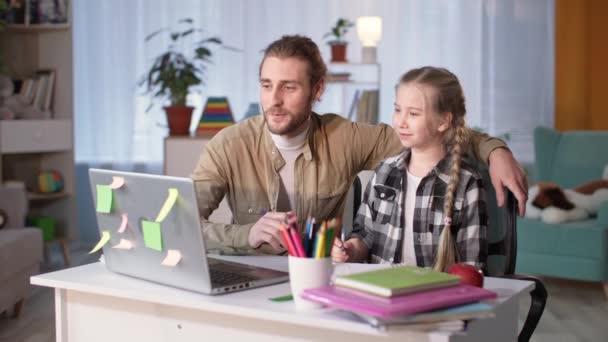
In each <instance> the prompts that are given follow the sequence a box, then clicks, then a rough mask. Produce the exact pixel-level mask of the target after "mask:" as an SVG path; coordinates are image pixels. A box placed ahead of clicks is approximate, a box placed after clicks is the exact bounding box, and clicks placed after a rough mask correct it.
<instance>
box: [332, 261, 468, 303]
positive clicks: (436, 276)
mask: <svg viewBox="0 0 608 342" xmlns="http://www.w3.org/2000/svg"><path fill="white" fill-rule="evenodd" d="M335 284H336V285H337V286H341V287H348V288H351V289H355V290H359V291H364V292H368V293H371V294H375V295H378V296H383V297H393V296H398V295H403V294H407V293H414V292H419V291H424V290H431V289H438V288H443V287H449V286H455V285H458V284H460V277H458V276H455V275H452V274H447V273H444V272H438V271H434V270H431V269H428V268H423V267H417V266H396V267H391V268H386V269H382V270H376V271H369V272H361V273H355V274H349V275H341V276H337V277H336V280H335Z"/></svg>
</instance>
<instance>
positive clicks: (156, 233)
mask: <svg viewBox="0 0 608 342" xmlns="http://www.w3.org/2000/svg"><path fill="white" fill-rule="evenodd" d="M141 228H142V231H143V234H144V244H145V245H146V247H148V248H152V249H155V250H157V251H159V252H162V251H163V237H162V235H161V232H160V223H159V222H152V221H141Z"/></svg>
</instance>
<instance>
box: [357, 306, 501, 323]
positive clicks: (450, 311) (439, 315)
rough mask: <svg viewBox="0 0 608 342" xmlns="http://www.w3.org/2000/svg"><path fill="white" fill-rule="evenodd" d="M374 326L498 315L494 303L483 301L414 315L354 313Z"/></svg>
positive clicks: (466, 319)
mask: <svg viewBox="0 0 608 342" xmlns="http://www.w3.org/2000/svg"><path fill="white" fill-rule="evenodd" d="M354 314H355V315H357V316H358V317H359V318H361V319H362V320H363V321H365V322H367V323H369V324H370V325H371V326H372V327H374V328H381V327H389V326H396V325H412V324H420V323H437V322H445V321H456V320H458V321H469V320H472V319H485V318H493V317H495V316H496V314H495V312H494V305H491V304H489V303H483V302H476V303H470V304H462V305H457V306H451V307H448V308H443V309H437V310H432V311H427V312H421V313H418V314H413V315H400V316H395V317H392V318H379V317H375V316H371V315H366V314H359V313H354Z"/></svg>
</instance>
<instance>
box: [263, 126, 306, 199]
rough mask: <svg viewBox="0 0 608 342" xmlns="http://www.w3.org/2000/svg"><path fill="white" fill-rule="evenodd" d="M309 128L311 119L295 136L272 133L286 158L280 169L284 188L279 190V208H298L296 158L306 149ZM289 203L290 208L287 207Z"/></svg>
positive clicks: (278, 147) (273, 139) (273, 138)
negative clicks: (295, 177)
mask: <svg viewBox="0 0 608 342" xmlns="http://www.w3.org/2000/svg"><path fill="white" fill-rule="evenodd" d="M309 129H310V121H308V124H307V126H306V129H305V130H304V131H302V133H299V134H298V135H296V136H294V137H287V136H285V135H278V134H273V133H270V136H271V137H272V141H274V145H275V146H276V147H277V149H278V150H279V152H280V153H281V156H282V157H283V160H285V165H283V167H282V168H281V169H280V170H279V176H280V177H281V183H282V184H281V186H282V189H280V190H279V198H278V203H277V209H279V208H281V209H285V210H295V208H296V194H295V181H294V169H295V164H296V159H297V158H298V156H299V155H300V154H302V152H303V151H304V145H305V144H306V138H307V137H308V130H309ZM286 197H287V198H286ZM287 204H289V209H287V208H286V205H287Z"/></svg>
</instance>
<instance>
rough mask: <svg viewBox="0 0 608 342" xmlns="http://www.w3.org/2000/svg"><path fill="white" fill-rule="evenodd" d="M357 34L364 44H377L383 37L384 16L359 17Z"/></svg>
mask: <svg viewBox="0 0 608 342" xmlns="http://www.w3.org/2000/svg"><path fill="white" fill-rule="evenodd" d="M357 35H358V36H359V40H361V44H362V45H363V46H376V44H378V41H380V38H382V18H380V17H359V18H357Z"/></svg>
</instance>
